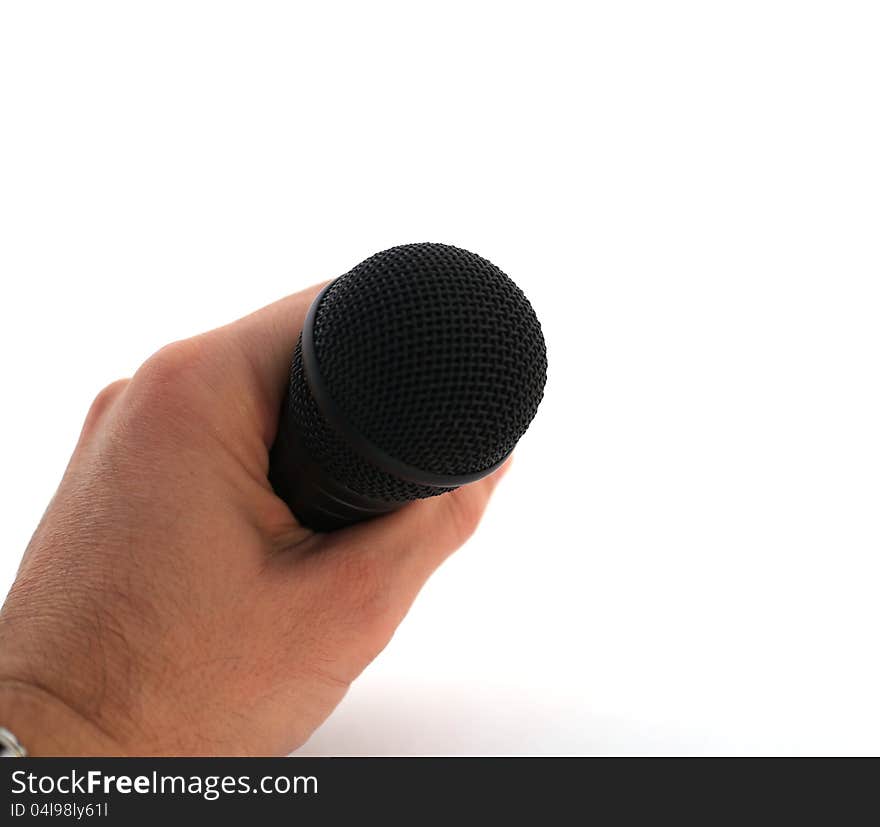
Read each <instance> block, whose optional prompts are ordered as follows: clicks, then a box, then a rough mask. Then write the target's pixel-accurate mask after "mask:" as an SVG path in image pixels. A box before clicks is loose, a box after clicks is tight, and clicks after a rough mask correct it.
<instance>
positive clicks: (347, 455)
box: [287, 336, 449, 502]
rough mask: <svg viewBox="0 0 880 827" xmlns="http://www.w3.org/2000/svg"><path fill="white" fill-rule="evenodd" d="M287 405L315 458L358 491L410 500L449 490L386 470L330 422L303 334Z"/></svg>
mask: <svg viewBox="0 0 880 827" xmlns="http://www.w3.org/2000/svg"><path fill="white" fill-rule="evenodd" d="M287 405H288V412H289V414H290V418H291V422H292V424H293V426H294V427H295V428H296V429H297V430H298V432H299V433H300V434H301V435H302V437H303V439H304V440H305V444H306V446H307V448H308V450H309V453H310V455H311V457H312V459H313V460H314V461H315V462H316V463H317V464H318V465H319V466H320V467H322V468H323V469H324V470H325V471H326V472H327V473H328V474H330V476H332V477H334V478H335V479H337V480H339V481H340V482H341V483H343V484H345V485H347V486H348V487H349V488H351V489H353V490H354V491H357V492H358V493H360V494H364V495H366V496H368V497H374V498H375V499H377V500H385V501H387V502H406V501H408V500H421V499H424V498H425V497H434V496H436V495H437V494H442V493H443V492H444V491H448V490H449V489H447V488H433V487H431V486H427V485H415V484H414V483H410V482H405V481H404V480H402V479H399V478H398V477H394V476H392V475H391V474H387V473H385V472H384V471H382V470H381V469H380V468H377V467H376V466H375V465H373V464H372V463H371V462H368V461H367V460H366V459H364V458H363V457H362V456H361V455H360V454H358V453H357V452H355V451H354V450H353V449H352V448H351V446H350V445H349V444H348V442H346V441H345V440H344V439H343V438H342V437H341V436H340V435H339V433H338V432H337V431H335V430H334V429H333V428H332V427H331V426H330V425H329V423H328V422H327V420H326V419H324V417H323V416H322V414H321V411H320V410H319V409H318V405H317V403H316V402H315V398H314V397H313V396H312V394H311V392H310V391H309V387H308V385H307V384H306V378H305V374H304V373H303V361H302V336H300V339H299V341H298V342H297V344H296V351H295V352H294V354H293V364H292V366H291V370H290V388H289V391H288V397H287Z"/></svg>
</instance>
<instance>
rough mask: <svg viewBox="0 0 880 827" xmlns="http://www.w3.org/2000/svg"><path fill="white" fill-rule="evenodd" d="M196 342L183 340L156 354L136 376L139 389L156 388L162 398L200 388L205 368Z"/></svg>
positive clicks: (163, 348) (161, 349)
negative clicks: (200, 378) (199, 380)
mask: <svg viewBox="0 0 880 827" xmlns="http://www.w3.org/2000/svg"><path fill="white" fill-rule="evenodd" d="M204 361H205V360H204V354H203V352H202V347H201V345H200V343H199V342H198V341H197V340H196V339H182V340H180V341H178V342H172V343H171V344H168V345H165V346H164V347H162V348H160V349H159V350H157V351H156V352H155V353H154V354H153V355H152V356H150V358H149V359H147V361H146V362H144V363H143V365H141V367H140V368H139V369H138V371H137V373H136V374H135V381H137V382H138V384H139V385H142V386H143V385H146V386H148V387H156V388H157V389H159V390H160V391H161V392H162V393H163V394H168V393H172V394H175V395H181V394H186V393H188V392H189V391H190V390H192V389H193V388H194V387H195V386H196V385H197V380H198V377H199V376H200V374H201V372H202V367H203V365H204Z"/></svg>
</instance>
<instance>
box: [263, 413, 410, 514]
mask: <svg viewBox="0 0 880 827" xmlns="http://www.w3.org/2000/svg"><path fill="white" fill-rule="evenodd" d="M287 410H288V406H287V404H286V402H285V404H284V406H283V407H282V415H281V421H280V423H279V426H278V435H277V436H276V437H275V444H274V445H273V446H272V451H271V453H270V455H269V482H270V483H272V487H273V488H274V489H275V493H276V494H278V496H279V497H281V499H282V500H284V502H286V503H287V505H288V506H289V508H290V510H291V511H292V512H293V514H294V516H295V517H296V518H297V520H299V522H300V523H302V525H304V526H306V527H307V528H311V529H312V530H314V531H335V530H336V529H339V528H345V527H346V526H350V525H354V524H355V523H359V522H361V521H363V520H369V519H371V518H372V517H379V516H381V515H382V514H388V513H390V512H392V511H396V510H397V509H398V508H401V507H402V506H404V505H406V504H407V503H406V501H403V502H388V501H385V500H376V499H372V498H371V497H366V496H364V495H363V494H360V493H358V492H356V491H352V490H351V489H350V488H349V487H348V486H346V485H343V484H342V483H341V482H339V481H338V480H336V479H335V478H333V477H332V476H330V475H329V474H328V473H327V472H326V470H325V469H324V468H322V467H321V466H320V465H319V464H318V463H317V462H315V460H314V459H313V458H312V457H311V456H310V454H309V452H308V450H307V449H306V446H305V442H304V440H303V438H302V435H301V434H300V433H299V431H298V429H297V428H296V427H294V426H293V425H292V423H291V422H290V418H289V417H288V416H287V415H286V412H287Z"/></svg>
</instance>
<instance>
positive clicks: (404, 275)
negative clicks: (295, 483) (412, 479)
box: [294, 244, 547, 499]
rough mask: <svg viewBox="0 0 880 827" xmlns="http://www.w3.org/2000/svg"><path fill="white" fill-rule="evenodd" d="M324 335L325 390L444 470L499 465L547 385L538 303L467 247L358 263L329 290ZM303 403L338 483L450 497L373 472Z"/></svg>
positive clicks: (424, 248) (374, 430) (407, 249)
mask: <svg viewBox="0 0 880 827" xmlns="http://www.w3.org/2000/svg"><path fill="white" fill-rule="evenodd" d="M314 343H315V355H316V358H317V361H318V366H319V369H320V374H321V379H322V381H323V383H324V386H325V388H326V390H327V392H328V394H329V395H330V397H331V398H332V399H333V400H334V402H335V403H336V405H337V406H338V408H339V410H340V411H342V412H343V413H344V415H345V417H346V419H347V420H348V421H349V423H350V424H351V426H352V427H353V428H355V429H356V430H357V431H358V432H359V433H360V434H361V435H362V436H363V437H365V438H366V439H367V440H368V441H370V442H371V443H372V444H374V445H376V446H377V447H379V448H381V449H382V450H383V451H384V452H385V453H387V454H389V455H390V456H392V457H394V458H396V459H398V460H400V461H401V462H404V463H406V464H408V465H411V466H414V467H415V468H418V469H420V470H423V471H428V472H431V473H435V474H444V475H459V474H472V473H478V472H480V471H483V470H485V469H487V468H489V467H491V466H493V465H495V464H496V463H498V462H500V461H501V460H502V459H503V458H504V456H505V455H506V454H508V453H509V452H510V451H511V450H512V449H513V447H514V446H515V445H516V443H517V441H518V440H519V438H520V437H521V436H522V435H523V433H524V432H525V430H526V428H527V427H528V426H529V423H530V422H531V421H532V418H533V417H534V415H535V412H536V411H537V409H538V404H539V403H540V401H541V398H542V396H543V393H544V383H545V380H546V374H547V353H546V349H545V345H544V338H543V335H542V334H541V326H540V324H539V322H538V319H537V317H536V316H535V313H534V311H533V310H532V307H531V305H530V304H529V301H528V299H526V297H525V295H524V294H523V292H522V291H521V290H520V289H519V288H518V287H517V286H516V285H515V284H514V283H513V282H512V281H511V280H510V279H509V278H508V277H507V276H506V275H505V274H504V273H503V272H502V271H501V270H499V269H498V268H497V267H496V266H495V265H494V264H492V263H491V262H489V261H487V260H486V259H484V258H481V257H480V256H477V255H475V254H473V253H469V252H468V251H467V250H462V249H459V248H457V247H450V246H447V245H443V244H406V245H403V246H401V247H394V248H392V249H390V250H386V251H384V252H382V253H378V254H376V255H374V256H372V257H371V258H368V259H367V260H366V261H364V262H362V263H361V264H359V265H358V266H357V267H355V268H354V269H353V270H351V271H350V272H348V273H346V274H345V275H344V276H342V277H341V278H339V279H337V280H336V281H335V282H334V283H333V284H332V286H331V287H330V289H329V290H328V291H327V292H326V293H325V294H324V296H323V298H322V300H321V303H320V305H319V307H318V308H317V314H316V317H315V324H314ZM294 380H295V377H294ZM294 384H296V382H295V381H294ZM296 404H297V405H299V406H300V407H301V411H302V416H303V417H304V418H305V420H306V422H307V424H308V426H309V431H308V432H309V434H310V436H309V437H308V439H309V442H310V444H311V447H312V449H313V453H314V455H315V456H316V458H319V457H320V458H321V459H323V460H324V461H325V462H326V463H327V467H328V470H330V471H331V473H333V474H334V476H336V477H337V478H338V479H340V481H342V482H346V483H347V484H349V485H350V486H351V487H353V488H355V489H356V490H358V491H360V492H361V493H364V494H368V495H373V496H377V497H380V498H383V499H413V498H418V497H425V496H431V495H433V494H437V493H441V490H440V489H434V488H427V487H424V486H413V485H410V484H408V483H401V482H400V481H398V480H396V479H394V478H393V477H389V476H388V475H387V474H384V473H383V472H381V471H379V470H378V469H376V468H374V467H373V466H372V465H370V464H368V463H366V462H365V461H364V460H363V459H361V458H359V457H358V456H357V455H355V454H354V452H353V451H352V450H351V449H349V448H347V447H346V445H345V444H344V443H342V442H341V441H340V440H339V439H338V438H337V437H336V436H335V434H334V432H333V431H332V430H331V429H329V428H328V426H327V425H326V423H323V421H321V424H320V425H318V424H317V423H318V422H319V420H320V417H319V414H318V412H317V411H316V410H310V408H312V409H313V408H314V403H313V402H311V401H310V400H307V399H299V401H297V402H296ZM331 465H332V469H331V468H330V466H331Z"/></svg>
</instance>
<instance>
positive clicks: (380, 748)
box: [293, 684, 729, 756]
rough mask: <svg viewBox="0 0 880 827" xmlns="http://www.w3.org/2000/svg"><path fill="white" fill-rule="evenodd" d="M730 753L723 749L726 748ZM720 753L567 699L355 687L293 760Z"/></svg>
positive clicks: (699, 740) (719, 747)
mask: <svg viewBox="0 0 880 827" xmlns="http://www.w3.org/2000/svg"><path fill="white" fill-rule="evenodd" d="M727 748H728V749H729V745H728V747H727ZM716 751H722V752H723V751H725V744H724V743H722V742H721V741H720V740H715V739H706V738H704V737H700V736H699V735H694V734H687V735H685V734H683V733H676V732H674V731H673V732H669V731H659V730H658V729H657V728H656V727H655V726H645V727H640V726H637V725H636V724H634V723H633V722H628V721H620V720H615V719H612V718H603V717H602V716H599V715H591V714H585V712H584V710H583V708H582V707H580V706H579V705H578V704H577V703H576V702H574V701H573V700H572V699H568V700H562V701H559V700H556V699H552V698H542V697H539V696H538V695H536V694H535V695H530V694H528V693H527V692H519V691H516V690H511V689H507V688H505V689H498V688H493V689H489V688H486V687H483V688H481V689H480V690H478V691H476V692H475V691H473V690H472V689H470V688H467V689H465V688H463V687H461V686H449V685H445V686H425V685H418V684H411V685H400V684H398V685H386V686H375V685H371V686H368V687H364V688H363V690H359V688H358V687H357V686H355V687H354V688H353V689H352V690H351V692H350V693H349V695H348V696H347V698H346V699H345V700H344V701H343V703H342V704H341V705H340V706H339V708H338V709H337V710H336V712H335V713H334V714H333V715H332V716H331V717H330V718H329V719H328V720H327V722H326V723H325V724H324V725H323V726H322V727H320V728H319V729H318V730H317V731H316V732H315V734H314V735H313V736H312V737H311V738H310V739H309V741H308V742H307V743H306V744H304V745H303V746H302V747H301V748H300V749H299V750H297V751H296V752H295V753H293V755H296V756H333V755H335V756H368V755H370V756H390V755H454V756H467V755H596V754H600V755H602V754H630V753H635V754H658V753H662V754H666V753H705V752H716Z"/></svg>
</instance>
